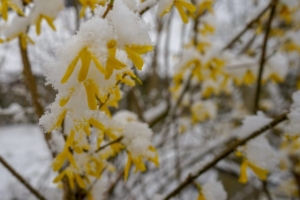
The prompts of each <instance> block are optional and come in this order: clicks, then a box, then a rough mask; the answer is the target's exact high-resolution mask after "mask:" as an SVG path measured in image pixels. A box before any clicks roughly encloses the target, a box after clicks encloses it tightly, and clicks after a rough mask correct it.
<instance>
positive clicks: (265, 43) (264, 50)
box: [253, 0, 277, 113]
mask: <svg viewBox="0 0 300 200" xmlns="http://www.w3.org/2000/svg"><path fill="white" fill-rule="evenodd" d="M271 5H272V9H271V13H270V17H269V19H268V23H267V27H266V33H265V37H264V41H263V46H262V54H261V57H260V66H259V72H258V80H257V86H256V94H255V99H254V110H253V111H254V113H256V111H257V110H258V106H259V105H258V104H259V96H260V91H261V82H262V75H263V71H264V65H265V61H266V60H265V57H266V54H267V47H268V41H269V34H270V30H271V24H272V21H273V19H274V16H275V12H276V5H277V0H272V4H271Z"/></svg>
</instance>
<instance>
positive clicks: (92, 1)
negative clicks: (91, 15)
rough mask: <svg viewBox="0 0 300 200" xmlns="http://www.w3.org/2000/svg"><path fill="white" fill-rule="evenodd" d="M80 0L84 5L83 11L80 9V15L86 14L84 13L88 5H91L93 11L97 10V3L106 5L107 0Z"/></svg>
mask: <svg viewBox="0 0 300 200" xmlns="http://www.w3.org/2000/svg"><path fill="white" fill-rule="evenodd" d="M79 2H80V3H81V5H82V8H81V11H80V14H79V15H80V17H83V16H84V13H85V11H86V9H87V7H90V8H91V10H92V11H94V10H95V8H96V6H97V5H101V6H104V5H105V3H106V1H105V0H79Z"/></svg>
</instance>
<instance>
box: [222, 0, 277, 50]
mask: <svg viewBox="0 0 300 200" xmlns="http://www.w3.org/2000/svg"><path fill="white" fill-rule="evenodd" d="M271 6H272V1H271V2H270V3H269V4H268V5H267V6H266V7H265V8H264V9H263V10H262V11H261V12H260V13H259V14H258V15H257V16H256V17H255V18H254V19H252V20H251V21H250V22H249V23H248V24H247V25H246V26H245V28H244V29H243V30H242V31H241V32H239V33H238V34H237V35H236V36H235V37H234V38H233V39H232V40H231V41H230V42H229V43H228V44H227V45H226V46H225V47H224V48H223V51H224V50H226V49H229V48H231V46H232V45H233V44H234V43H235V42H236V41H238V40H239V39H240V37H242V36H243V35H244V33H246V32H247V30H248V29H250V28H251V27H252V26H253V24H255V23H256V22H257V21H258V20H259V19H260V18H261V17H262V16H263V15H264V14H265V13H266V12H267V11H268V10H269V8H271Z"/></svg>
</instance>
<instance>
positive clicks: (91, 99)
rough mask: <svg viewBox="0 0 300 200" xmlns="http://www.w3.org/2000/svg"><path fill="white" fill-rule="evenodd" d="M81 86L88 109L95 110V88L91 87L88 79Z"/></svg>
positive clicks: (90, 81)
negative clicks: (83, 88)
mask: <svg viewBox="0 0 300 200" xmlns="http://www.w3.org/2000/svg"><path fill="white" fill-rule="evenodd" d="M83 84H84V87H85V91H86V97H87V101H88V106H89V108H90V109H91V110H97V99H96V97H95V86H94V85H93V81H92V80H91V79H88V80H87V81H85V82H84V83H83Z"/></svg>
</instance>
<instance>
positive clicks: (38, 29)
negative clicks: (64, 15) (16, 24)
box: [35, 15, 43, 35]
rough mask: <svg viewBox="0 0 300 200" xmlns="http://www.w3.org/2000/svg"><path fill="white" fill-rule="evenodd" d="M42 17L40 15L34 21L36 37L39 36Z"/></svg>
mask: <svg viewBox="0 0 300 200" xmlns="http://www.w3.org/2000/svg"><path fill="white" fill-rule="evenodd" d="M42 19H43V17H42V15H40V16H39V17H38V19H37V21H36V24H35V30H36V34H37V35H40V34H41V24H42Z"/></svg>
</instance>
